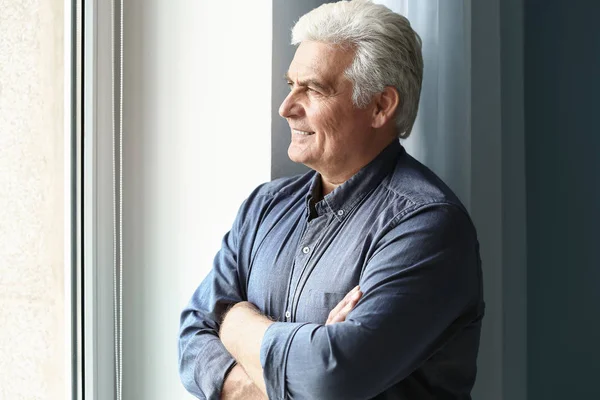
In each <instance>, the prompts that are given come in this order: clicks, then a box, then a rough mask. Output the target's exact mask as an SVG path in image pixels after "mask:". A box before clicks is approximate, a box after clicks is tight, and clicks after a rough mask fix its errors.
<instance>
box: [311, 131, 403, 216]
mask: <svg viewBox="0 0 600 400" xmlns="http://www.w3.org/2000/svg"><path fill="white" fill-rule="evenodd" d="M404 153H405V150H404V148H403V147H402V145H401V144H400V141H398V140H394V141H393V142H392V143H390V144H389V145H388V146H387V147H386V148H385V149H383V151H382V152H381V153H379V154H378V155H377V157H375V158H374V159H373V160H372V161H371V162H369V163H368V164H367V165H365V166H364V167H363V168H361V169H360V170H359V171H358V172H357V173H356V174H354V175H353V176H352V177H351V178H350V179H348V180H347V181H346V182H344V183H342V184H341V185H340V186H338V187H337V188H335V189H334V190H333V191H332V192H331V193H329V194H328V195H327V196H325V197H324V198H323V199H322V200H321V201H319V202H318V203H317V204H315V205H314V209H313V205H312V199H313V198H315V197H316V196H315V193H318V192H319V191H320V190H321V174H318V173H317V174H315V175H314V177H313V181H312V184H311V186H310V191H309V193H308V194H307V196H306V206H307V213H308V215H309V219H310V216H311V215H315V212H316V215H317V216H318V215H324V214H326V213H333V214H334V215H335V217H336V218H337V219H338V220H340V221H341V220H343V219H344V218H345V217H346V215H348V214H349V213H350V212H351V211H352V210H353V209H354V207H355V206H356V205H357V204H358V203H359V202H360V201H361V200H362V199H363V198H364V197H365V196H366V195H367V194H368V193H369V192H371V191H372V190H373V189H375V188H376V187H377V186H378V185H379V183H381V181H382V180H383V178H384V177H385V176H386V175H388V173H389V172H390V171H391V170H392V169H393V168H394V166H395V165H396V161H397V159H398V157H400V156H401V155H403V154H404Z"/></svg>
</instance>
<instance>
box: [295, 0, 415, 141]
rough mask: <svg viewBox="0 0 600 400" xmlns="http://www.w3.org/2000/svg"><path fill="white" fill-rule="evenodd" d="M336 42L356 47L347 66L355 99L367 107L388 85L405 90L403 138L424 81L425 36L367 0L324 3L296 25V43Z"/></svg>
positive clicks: (400, 119) (400, 118)
mask: <svg viewBox="0 0 600 400" xmlns="http://www.w3.org/2000/svg"><path fill="white" fill-rule="evenodd" d="M303 41H316V42H323V43H331V44H334V45H340V46H342V47H350V48H352V49H354V50H355V55H354V61H353V62H352V64H351V65H350V67H348V69H347V70H346V71H345V75H346V77H348V79H350V81H351V82H352V83H353V85H354V89H353V93H352V101H353V103H354V105H355V106H356V107H359V108H363V107H366V106H367V105H368V104H369V102H370V101H371V99H372V98H373V95H375V94H377V93H380V92H382V91H383V90H384V88H385V87H386V86H394V87H395V88H396V89H397V90H398V93H399V94H400V104H399V106H398V110H397V111H396V115H395V118H396V128H397V131H398V132H397V133H398V137H400V138H407V137H408V136H409V135H410V132H411V130H412V127H413V124H414V123H415V119H416V117H417V110H418V108H419V97H420V95H421V82H422V81H423V56H422V54H421V38H420V37H419V35H418V34H417V33H416V32H415V31H414V30H413V29H412V27H411V26H410V22H409V21H408V20H407V19H406V18H405V17H404V16H402V15H400V14H397V13H395V12H393V11H391V10H390V9H389V8H387V7H385V6H384V5H381V4H373V3H372V2H371V1H368V0H351V1H339V2H337V3H328V4H323V5H321V6H320V7H318V8H315V9H314V10H312V11H310V12H309V13H307V14H305V15H303V16H302V17H301V18H300V20H298V22H297V23H296V25H295V26H294V28H293V29H292V44H293V45H298V44H300V43H301V42H303Z"/></svg>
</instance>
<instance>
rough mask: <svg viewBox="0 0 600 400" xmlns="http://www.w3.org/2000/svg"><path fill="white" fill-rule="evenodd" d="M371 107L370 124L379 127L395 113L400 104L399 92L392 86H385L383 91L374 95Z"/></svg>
mask: <svg viewBox="0 0 600 400" xmlns="http://www.w3.org/2000/svg"><path fill="white" fill-rule="evenodd" d="M373 100H374V107H373V119H372V121H371V126H372V127H373V128H381V127H382V126H384V125H385V124H387V123H388V121H390V120H392V119H393V118H394V115H396V109H397V108H398V106H399V105H400V94H399V93H398V90H397V89H396V88H395V87H393V86H386V87H385V89H383V92H381V93H379V94H377V95H375V97H374V99H373Z"/></svg>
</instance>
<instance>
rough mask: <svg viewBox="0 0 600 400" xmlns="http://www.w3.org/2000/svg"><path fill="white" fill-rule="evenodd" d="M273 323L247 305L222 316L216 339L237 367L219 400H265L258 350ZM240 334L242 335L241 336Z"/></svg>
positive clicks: (340, 310) (348, 302) (344, 305)
mask: <svg viewBox="0 0 600 400" xmlns="http://www.w3.org/2000/svg"><path fill="white" fill-rule="evenodd" d="M361 296H362V292H361V291H360V287H359V286H356V287H355V288H354V289H352V290H351V291H350V292H348V294H347V295H346V296H345V297H344V298H343V299H342V301H340V302H339V303H338V305H337V306H336V307H335V308H334V309H333V310H331V312H330V313H329V317H328V318H327V322H326V325H330V324H334V323H337V322H342V321H344V320H345V319H346V316H347V315H348V313H349V312H350V311H351V310H352V309H353V308H354V306H356V303H357V302H358V301H359V300H360V298H361ZM271 324H273V321H272V320H270V319H269V318H267V317H265V316H263V315H262V314H261V313H260V311H259V310H258V309H257V308H256V307H255V306H254V305H253V304H252V303H249V302H240V303H237V304H236V305H234V306H233V307H232V308H231V309H230V310H229V312H228V313H227V314H226V315H225V318H224V319H223V322H222V324H221V330H220V332H219V337H220V338H221V342H222V343H223V345H224V346H225V348H226V349H227V351H229V353H230V354H231V355H232V356H233V358H235V359H236V361H237V365H235V366H234V367H233V369H232V370H231V371H230V372H229V374H228V375H227V377H226V378H225V382H224V384H223V391H222V393H221V399H222V400H237V399H248V400H254V399H256V400H259V399H266V398H267V388H266V385H265V381H264V378H263V369H262V366H261V364H260V346H261V342H262V339H263V336H264V334H265V332H266V330H267V328H268V327H269V326H270V325H271ZM240 332H244V334H243V335H240V334H239V333H240Z"/></svg>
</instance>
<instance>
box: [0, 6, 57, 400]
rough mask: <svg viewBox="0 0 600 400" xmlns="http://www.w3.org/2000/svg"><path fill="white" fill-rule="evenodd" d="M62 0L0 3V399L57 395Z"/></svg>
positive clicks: (45, 397)
mask: <svg viewBox="0 0 600 400" xmlns="http://www.w3.org/2000/svg"><path fill="white" fill-rule="evenodd" d="M63 47H64V46H63V0H0V324H1V325H0V399H10V400H17V399H27V400H32V399H57V400H62V399H64V398H65V390H64V387H65V373H64V370H65V366H64V359H65V357H64V349H65V346H64V341H65V339H64V338H65V335H64V325H65V320H64V315H63V314H64V295H63V286H64V285H63V279H64V275H63V225H64V224H63V216H64V213H63V199H64V196H63V185H64V182H63V143H64V141H63Z"/></svg>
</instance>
